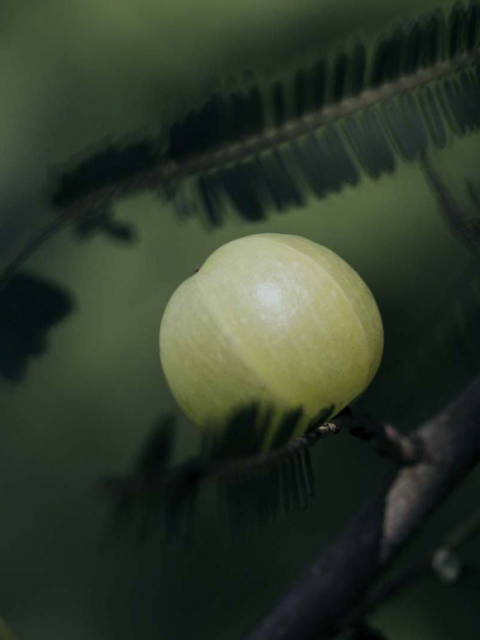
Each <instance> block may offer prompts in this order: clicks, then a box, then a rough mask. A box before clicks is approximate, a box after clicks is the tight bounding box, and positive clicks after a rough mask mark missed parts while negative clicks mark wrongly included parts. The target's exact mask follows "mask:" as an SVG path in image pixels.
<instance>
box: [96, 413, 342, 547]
mask: <svg viewBox="0 0 480 640" xmlns="http://www.w3.org/2000/svg"><path fill="white" fill-rule="evenodd" d="M333 410H334V407H333V406H332V407H328V408H327V409H325V410H324V411H321V412H320V413H319V415H318V416H317V417H316V418H315V419H314V420H312V422H311V424H310V426H309V428H308V429H307V431H306V432H305V434H304V436H303V437H300V438H296V439H292V434H293V433H294V432H295V430H296V428H297V426H298V423H299V421H300V419H301V418H302V416H303V410H302V409H300V408H299V409H296V410H293V411H289V412H287V413H285V414H284V415H283V416H281V417H280V420H279V421H278V417H277V418H276V417H275V413H274V411H273V409H272V408H271V407H268V406H266V407H261V406H260V405H259V404H252V405H249V406H245V407H241V408H239V409H238V410H237V411H235V412H233V414H232V415H231V417H230V419H229V420H228V422H227V425H226V426H225V428H224V429H217V430H216V431H215V430H214V429H212V432H213V433H215V432H217V433H221V434H222V435H221V436H218V435H217V436H210V437H209V436H204V440H203V443H202V448H201V453H200V454H199V456H198V457H196V458H192V459H190V460H187V461H186V462H184V463H182V464H180V465H172V464H171V459H172V454H173V443H174V428H175V420H174V418H173V417H171V416H169V417H166V418H164V419H162V420H160V421H159V423H158V424H157V425H155V428H154V429H153V431H152V434H151V435H150V437H149V439H148V440H147V442H146V443H145V444H144V446H143V447H142V450H141V452H140V454H139V456H138V459H137V461H136V463H135V465H134V468H133V471H132V473H130V474H127V475H124V476H116V477H111V478H107V479H105V480H104V481H103V482H102V486H103V489H104V490H106V491H107V493H108V495H109V496H110V498H111V499H112V500H113V503H114V513H113V518H112V522H111V527H110V530H109V533H110V535H111V534H112V533H117V532H118V531H119V530H121V529H123V528H124V527H125V525H126V524H128V523H130V522H131V521H132V520H138V518H139V519H140V531H139V537H138V540H139V542H142V541H144V540H145V539H146V538H147V537H148V535H149V534H151V533H152V531H154V530H155V528H156V525H158V524H160V525H161V529H162V530H163V532H164V534H165V535H166V539H167V541H169V542H178V541H181V540H183V539H184V538H185V535H186V534H188V530H189V527H188V525H189V523H190V522H191V520H192V516H193V512H194V508H195V504H196V500H197V498H198V494H199V490H200V488H201V485H202V483H203V482H205V481H207V480H208V479H209V478H212V479H214V480H215V482H216V484H217V490H218V498H219V506H220V509H221V511H222V513H225V514H226V518H227V522H228V524H229V527H230V529H231V532H232V534H233V535H234V536H238V535H240V536H242V535H244V534H245V533H247V532H251V531H256V530H258V529H260V528H262V527H264V526H266V525H268V524H270V523H271V522H272V521H273V520H274V519H275V518H276V517H278V515H279V514H280V513H282V512H283V513H289V512H290V511H292V510H295V509H305V508H306V507H307V505H308V502H309V500H310V499H311V498H312V497H313V496H314V494H315V480H314V473H313V469H312V465H311V461H310V454H309V447H310V446H311V445H312V444H314V442H316V441H317V440H318V439H319V438H320V437H322V436H321V435H319V432H318V429H319V428H321V427H322V424H323V421H324V420H325V419H326V418H327V417H328V416H330V415H331V414H332V412H333ZM275 420H276V421H275ZM272 424H276V425H277V426H276V429H277V431H276V436H275V438H274V440H273V442H272V444H271V446H270V448H269V449H268V451H265V447H264V436H265V434H266V433H267V431H268V430H269V429H270V427H271V426H272ZM332 432H334V431H332Z"/></svg>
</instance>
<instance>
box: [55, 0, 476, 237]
mask: <svg viewBox="0 0 480 640" xmlns="http://www.w3.org/2000/svg"><path fill="white" fill-rule="evenodd" d="M479 42H480V3H479V0H471V2H470V4H469V5H468V8H465V7H464V6H463V5H462V4H459V3H457V4H456V5H455V6H454V7H453V9H452V11H451V12H450V15H449V16H446V15H445V13H444V12H443V11H441V10H440V9H437V10H435V11H433V12H430V13H427V14H425V15H424V16H421V17H420V18H419V19H417V20H414V21H402V22H400V23H399V24H398V25H396V26H395V27H394V28H393V29H392V30H390V32H389V33H388V34H386V35H384V36H383V37H380V38H379V39H378V42H377V44H376V46H375V48H374V49H373V50H371V51H367V48H366V46H365V44H364V43H362V42H357V43H355V44H354V45H353V46H352V47H351V49H350V50H345V51H341V52H339V53H336V54H335V57H334V58H332V56H329V55H327V54H325V55H323V56H322V57H321V58H320V59H319V60H317V61H313V62H312V64H310V65H307V66H305V67H304V68H300V69H297V70H295V71H294V72H293V74H292V76H291V77H290V78H286V79H285V80H275V81H274V82H273V83H269V84H268V86H263V85H262V84H261V83H259V84H255V85H253V86H251V87H247V88H237V89H235V90H231V91H230V92H229V91H228V90H225V91H219V90H217V91H216V93H214V94H213V95H212V96H211V97H210V99H209V100H208V101H207V102H206V103H205V104H204V105H203V106H199V107H198V108H197V109H194V110H192V111H191V112H189V113H187V114H186V115H185V116H184V118H183V120H182V121H179V122H175V123H173V124H172V125H171V127H170V130H169V142H168V145H167V150H166V151H165V152H163V153H162V155H160V154H159V152H158V144H157V141H156V140H148V139H144V140H142V141H139V142H137V143H133V142H132V143H129V144H127V145H123V146H122V145H115V144H112V143H108V145H107V146H106V147H104V148H103V149H99V150H98V151H97V152H96V153H94V154H91V156H90V157H88V158H87V159H86V160H84V161H83V162H80V163H77V165H76V166H74V167H73V168H71V169H69V170H66V171H64V172H63V173H62V174H61V175H59V176H58V178H57V183H56V185H55V187H54V188H53V190H52V196H51V199H50V200H51V204H52V205H53V206H54V207H56V208H63V207H68V206H70V205H72V204H75V203H76V202H80V201H81V200H82V198H85V197H87V196H89V195H91V194H93V193H95V192H97V191H98V192H100V190H102V189H104V190H107V191H108V188H110V191H108V193H105V194H104V196H105V197H106V198H107V199H109V201H113V200H114V199H115V198H117V197H118V196H119V195H121V194H122V192H123V193H127V192H130V191H132V190H138V189H145V188H151V189H154V190H156V191H158V192H159V193H161V195H162V196H163V197H165V198H166V199H167V200H171V201H173V203H174V204H175V207H176V210H177V213H178V215H179V216H180V217H181V218H184V217H185V216H186V215H187V216H188V215H192V214H194V213H196V211H197V209H198V207H196V205H195V203H193V207H190V205H189V204H187V199H186V198H185V197H184V196H182V191H183V189H184V179H185V178H186V177H188V176H194V177H195V183H196V196H197V201H198V204H200V210H201V211H202V212H203V215H204V217H205V220H206V223H207V225H208V226H209V227H217V226H220V225H222V224H223V222H224V216H223V215H222V208H223V206H224V203H225V202H226V201H229V202H230V203H231V204H232V205H233V207H234V209H235V210H236V211H237V213H238V214H239V215H240V216H241V217H242V218H243V219H245V220H247V221H261V220H264V219H265V218H266V216H267V215H268V214H269V212H270V210H272V209H273V210H276V211H278V212H284V211H286V210H288V209H289V208H291V207H302V206H304V205H305V203H306V200H307V198H306V195H305V194H304V191H305V190H310V191H311V192H312V193H313V194H314V195H315V197H317V198H323V197H325V196H326V195H328V194H329V193H331V192H332V191H338V190H340V189H342V188H344V187H345V186H346V185H356V184H358V182H359V180H360V177H361V176H360V175H359V172H358V168H357V165H358V163H359V164H360V166H361V168H362V170H364V171H365V172H366V173H367V174H368V175H370V176H371V177H373V178H374V179H379V178H380V177H381V176H382V175H383V174H384V173H391V172H393V171H394V170H395V169H396V166H397V162H396V161H397V157H400V158H402V159H404V160H406V161H408V162H412V161H415V160H418V159H419V158H420V157H421V155H422V154H423V153H424V152H425V151H426V150H428V147H429V146H430V145H432V144H433V145H434V146H436V147H439V148H444V147H445V144H446V139H447V138H446V136H447V131H452V132H453V133H454V135H457V136H464V135H466V134H467V133H469V132H471V131H477V130H478V128H479V126H480V115H479V114H480V66H479V65H478V64H477V66H476V67H475V64H476V61H475V58H474V57H472V58H471V60H467V61H464V62H463V64H464V68H463V69H462V68H459V69H458V70H455V68H454V67H453V66H452V69H451V73H450V74H449V75H448V76H447V77H442V76H441V75H440V76H439V77H438V78H436V79H435V78H433V79H429V80H427V81H425V83H424V84H423V85H421V86H419V87H416V86H414V85H412V87H411V88H410V89H408V90H407V91H405V90H404V88H402V87H400V86H399V85H398V86H397V87H396V89H395V91H394V94H393V95H391V96H383V97H382V96H380V95H379V96H378V97H377V100H376V101H375V103H374V104H370V105H369V104H364V103H363V102H362V100H359V99H358V96H359V95H360V94H361V92H363V91H364V89H365V88H366V86H367V85H368V86H370V87H371V88H373V89H374V90H376V89H377V88H379V87H383V85H385V83H393V82H396V81H397V80H399V79H400V78H402V79H406V78H408V79H410V80H412V79H413V80H417V81H418V78H415V74H416V73H417V71H419V70H422V69H429V70H430V71H431V70H432V69H433V65H435V64H436V63H437V62H439V61H445V62H449V61H452V60H456V61H458V59H459V58H458V56H460V55H462V54H464V53H470V54H473V53H475V55H478V52H477V47H478V44H479ZM437 71H438V70H437ZM367 75H368V77H367ZM290 96H291V99H290ZM346 97H351V98H352V99H353V101H355V100H356V103H355V102H354V103H352V104H354V105H355V106H354V109H353V112H352V113H350V114H347V115H346V116H344V115H342V111H341V109H340V103H341V101H342V100H343V99H344V98H346ZM287 105H291V106H288V107H287ZM327 105H328V106H330V107H331V109H332V110H331V111H330V112H329V115H328V117H326V116H325V113H324V112H323V111H322V109H323V108H324V107H325V106H327ZM337 106H338V107H339V109H338V111H337V110H336V107H337ZM312 116H315V117H316V118H317V120H312V121H311V124H308V125H305V119H306V118H310V117H312ZM322 116H323V119H322ZM318 118H320V119H318ZM270 121H272V122H273V127H274V130H273V131H267V130H266V126H267V122H270ZM287 124H288V125H289V128H288V130H287V129H285V125H287ZM266 134H268V136H267V135H266ZM247 139H248V140H249V144H248V145H246V144H245V142H246V140H247ZM232 145H234V146H232ZM217 152H219V153H217ZM212 154H216V155H212ZM152 169H156V170H158V173H157V175H158V178H156V180H157V182H158V184H154V183H152V180H151V178H148V179H146V178H145V174H149V172H151V170H152ZM102 197H103V196H102ZM103 227H104V228H106V227H105V225H103ZM107 227H108V229H109V231H110V233H112V232H114V230H113V228H112V226H111V224H110V225H107ZM115 230H116V232H117V234H119V235H120V236H122V237H124V238H125V239H126V236H127V234H126V230H125V229H119V228H118V227H116V228H115ZM122 234H123V235H122Z"/></svg>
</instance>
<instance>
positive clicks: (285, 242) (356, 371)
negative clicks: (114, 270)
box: [160, 233, 383, 442]
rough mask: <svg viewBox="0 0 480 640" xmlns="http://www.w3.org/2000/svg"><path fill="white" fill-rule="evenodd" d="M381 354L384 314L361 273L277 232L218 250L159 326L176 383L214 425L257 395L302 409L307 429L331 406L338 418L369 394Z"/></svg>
mask: <svg viewBox="0 0 480 640" xmlns="http://www.w3.org/2000/svg"><path fill="white" fill-rule="evenodd" d="M382 352H383V326H382V320H381V317H380V313H379V310H378V307H377V305H376V303H375V300H374V298H373V295H372V293H371V292H370V290H369V289H368V287H367V285H366V284H365V283H364V281H363V280H362V279H361V277H360V276H359V275H358V274H357V272H356V271H354V270H353V269H352V268H351V267H350V266H349V265H348V264H347V263H346V262H345V261H344V260H343V259H342V258H340V257H339V256H338V255H336V254H335V253H333V251H330V250H329V249H327V248H326V247H323V246H321V245H319V244H316V243H315V242H312V241H311V240H307V239H306V238H301V237H299V236H293V235H284V234H277V233H262V234H257V235H252V236H247V237H244V238H239V239H238V240H233V241H232V242H228V243H227V244H225V245H223V246H222V247H220V248H219V249H217V251H215V252H214V253H213V254H212V255H211V256H210V257H209V258H208V259H207V261H206V262H205V263H204V264H203V265H202V267H201V268H200V269H198V271H197V272H196V273H195V275H193V276H191V277H190V278H188V279H187V280H186V281H185V282H184V283H183V284H181V285H180V286H179V287H178V289H177V290H176V291H175V292H174V294H173V295H172V297H171V298H170V300H169V302H168V305H167V308H166V309H165V313H164V315H163V318H162V322H161V326H160V359H161V363H162V366H163V370H164V373H165V376H166V379H167V382H168V385H169V387H170V389H171V390H172V393H173V395H174V397H175V398H176V400H177V402H178V403H179V405H180V406H181V407H182V409H183V410H184V412H185V413H186V414H187V416H188V417H189V418H190V419H191V420H192V421H193V422H194V423H196V424H197V425H198V426H200V427H205V428H210V429H218V428H221V425H225V424H226V420H227V418H228V417H229V415H231V413H232V412H233V411H234V410H236V409H238V408H240V407H241V406H244V405H247V404H251V403H253V402H259V403H260V404H261V405H262V406H263V405H269V406H270V407H273V408H274V409H275V410H276V412H277V415H278V416H281V414H282V413H283V412H285V411H288V410H292V409H295V408H298V407H299V406H302V407H303V409H304V416H305V417H304V419H303V421H302V423H301V424H299V426H298V428H297V431H296V432H295V433H294V434H293V435H295V436H296V435H299V434H300V433H301V432H303V430H304V429H305V427H306V425H307V423H308V420H310V419H312V418H314V417H315V416H316V415H318V414H319V412H320V411H322V410H323V409H325V408H327V407H330V406H332V405H333V407H334V409H333V414H332V415H335V414H336V413H338V412H339V411H341V409H343V408H344V407H345V406H346V405H347V404H348V403H350V402H352V401H353V400H354V399H356V398H357V397H358V396H359V395H361V394H362V393H363V391H364V390H365V389H366V388H367V387H368V385H369V384H370V382H371V381H372V379H373V377H374V376H375V374H376V372H377V369H378V367H379V365H380V360H381V357H382ZM277 424H278V422H277ZM274 429H275V426H272V428H271V431H270V432H269V434H266V441H267V442H268V441H269V440H270V439H271V437H272V435H273V430H274Z"/></svg>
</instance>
